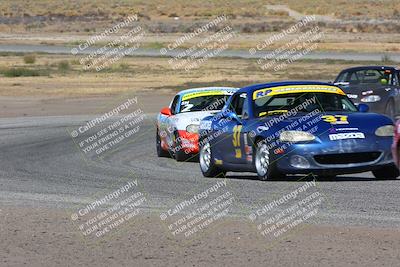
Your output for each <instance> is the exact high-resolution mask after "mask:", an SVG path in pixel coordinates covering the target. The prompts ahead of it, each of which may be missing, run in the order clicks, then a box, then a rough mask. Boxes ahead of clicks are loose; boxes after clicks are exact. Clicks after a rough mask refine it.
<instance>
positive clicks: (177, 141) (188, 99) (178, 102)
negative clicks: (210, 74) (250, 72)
mask: <svg viewBox="0 0 400 267" xmlns="http://www.w3.org/2000/svg"><path fill="white" fill-rule="evenodd" d="M237 90H238V88H231V87H206V88H194V89H187V90H183V91H181V92H179V93H178V94H176V95H175V97H174V99H173V100H172V101H171V103H170V105H169V107H165V108H163V109H162V110H161V112H160V113H159V114H158V116H157V136H156V145H157V155H158V156H159V157H167V156H172V157H174V158H175V159H176V160H177V161H184V160H187V159H189V158H191V157H192V156H193V155H196V154H197V153H198V152H199V135H198V130H199V124H200V121H201V120H202V119H203V118H205V117H207V116H210V115H213V114H215V113H217V112H219V111H220V110H221V109H222V107H223V106H224V105H225V102H226V101H227V100H228V98H229V97H230V96H231V95H233V93H235V92H236V91H237Z"/></svg>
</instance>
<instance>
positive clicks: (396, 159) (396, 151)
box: [392, 119, 400, 168]
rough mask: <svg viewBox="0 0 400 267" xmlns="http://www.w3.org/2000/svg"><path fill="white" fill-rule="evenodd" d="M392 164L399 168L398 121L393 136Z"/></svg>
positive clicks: (399, 132) (399, 124)
mask: <svg viewBox="0 0 400 267" xmlns="http://www.w3.org/2000/svg"><path fill="white" fill-rule="evenodd" d="M392 150H393V158H394V162H395V163H396V164H397V166H398V167H399V168H400V119H399V120H398V121H397V123H396V126H395V136H394V142H393V146H392Z"/></svg>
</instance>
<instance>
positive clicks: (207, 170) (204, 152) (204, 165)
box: [199, 141, 226, 177]
mask: <svg viewBox="0 0 400 267" xmlns="http://www.w3.org/2000/svg"><path fill="white" fill-rule="evenodd" d="M199 143H200V142H199ZM199 161H200V170H201V172H202V173H203V176H204V177H225V174H226V171H223V170H222V169H220V168H218V167H217V166H215V161H214V157H213V155H212V149H211V144H210V142H208V141H207V142H206V143H204V144H203V145H202V146H201V147H200V152H199Z"/></svg>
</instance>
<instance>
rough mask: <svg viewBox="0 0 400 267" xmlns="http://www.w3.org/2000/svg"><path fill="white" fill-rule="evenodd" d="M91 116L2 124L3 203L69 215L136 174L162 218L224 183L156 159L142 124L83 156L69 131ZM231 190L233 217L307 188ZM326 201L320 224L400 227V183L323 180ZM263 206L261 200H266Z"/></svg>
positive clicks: (238, 185)
mask: <svg viewBox="0 0 400 267" xmlns="http://www.w3.org/2000/svg"><path fill="white" fill-rule="evenodd" d="M90 118H91V117H88V116H68V117H67V116H62V117H30V118H26V117H24V118H12V119H11V118H10V119H8V118H3V119H0V166H1V167H0V202H1V203H2V204H3V205H4V204H10V205H34V206H38V207H40V206H52V207H54V206H55V207H59V208H70V207H74V206H75V205H83V204H85V203H88V202H89V201H90V200H91V199H93V196H94V195H96V194H97V195H98V194H99V192H100V193H101V192H103V193H104V192H111V191H112V190H115V189H116V188H117V187H118V184H117V182H116V181H117V179H118V178H119V177H123V176H127V175H129V174H132V173H134V176H135V177H137V178H138V180H139V183H141V185H142V186H143V187H144V189H145V191H146V192H147V193H148V199H149V201H148V202H147V208H149V210H153V211H154V210H155V211H157V212H163V211H165V210H166V209H168V208H170V207H171V205H173V204H174V203H175V204H176V203H177V202H179V201H180V200H182V199H184V198H185V196H187V194H188V192H201V191H203V190H205V189H206V188H208V187H210V186H212V185H213V184H215V183H216V182H217V181H221V180H222V179H205V178H203V177H202V175H201V173H200V171H199V167H198V164H197V163H195V162H187V163H176V162H175V161H174V160H172V159H168V158H161V159H159V158H157V157H156V156H155V149H154V139H155V138H154V137H155V131H154V123H153V121H152V120H145V121H144V123H143V125H142V126H141V128H140V131H139V132H138V133H137V135H136V136H135V137H132V140H130V143H128V144H124V145H121V146H120V147H118V149H117V150H116V151H113V152H111V153H108V154H106V155H105V156H104V157H102V158H101V159H100V158H97V157H85V156H84V155H83V153H82V152H81V151H80V150H79V149H78V148H77V146H76V145H75V144H74V142H73V141H72V138H71V136H69V133H68V131H67V129H69V128H71V127H72V128H74V127H76V126H78V125H82V124H84V122H85V120H88V119H90ZM228 176H229V179H228V180H227V182H228V186H229V188H230V190H231V191H232V192H234V194H235V195H236V196H237V198H238V200H239V203H240V208H235V209H234V212H233V215H234V216H248V215H249V214H250V212H251V211H253V210H254V209H255V208H257V207H260V205H263V204H266V202H265V200H266V199H269V200H271V199H274V198H277V197H279V196H282V195H284V194H287V193H288V192H290V191H291V190H293V189H296V188H298V187H299V186H301V185H303V184H304V183H303V182H296V180H298V177H289V178H288V179H287V180H286V181H274V182H261V181H258V180H257V179H256V177H255V176H254V175H252V174H248V175H244V176H237V175H236V176H233V175H232V174H231V173H228ZM319 191H320V192H321V193H323V194H324V195H325V196H326V198H327V200H328V201H327V202H326V205H323V207H322V210H321V211H320V212H319V213H318V215H317V216H316V219H315V222H316V223H324V224H325V223H328V224H339V225H366V226H394V227H396V226H399V225H400V215H399V199H400V197H399V191H400V181H399V180H397V181H375V180H374V179H373V178H372V175H371V174H370V173H364V174H360V175H355V176H351V177H340V178H338V179H337V180H336V181H325V182H323V181H321V182H320V183H319ZM263 199H264V201H263Z"/></svg>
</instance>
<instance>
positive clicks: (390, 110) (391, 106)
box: [385, 99, 396, 119]
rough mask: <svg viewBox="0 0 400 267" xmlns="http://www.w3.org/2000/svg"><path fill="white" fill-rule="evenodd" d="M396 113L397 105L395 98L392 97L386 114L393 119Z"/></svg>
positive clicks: (387, 105)
mask: <svg viewBox="0 0 400 267" xmlns="http://www.w3.org/2000/svg"><path fill="white" fill-rule="evenodd" d="M395 113H396V111H395V107H394V101H393V99H390V100H389V101H388V103H387V104H386V108H385V115H387V116H388V117H390V118H391V119H394V116H395Z"/></svg>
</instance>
